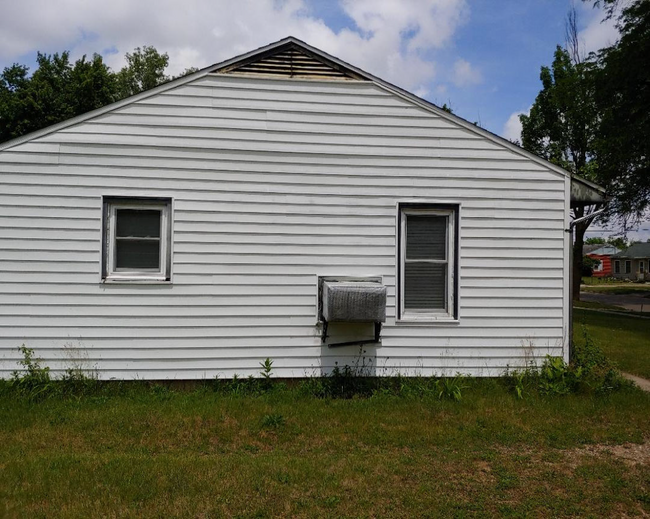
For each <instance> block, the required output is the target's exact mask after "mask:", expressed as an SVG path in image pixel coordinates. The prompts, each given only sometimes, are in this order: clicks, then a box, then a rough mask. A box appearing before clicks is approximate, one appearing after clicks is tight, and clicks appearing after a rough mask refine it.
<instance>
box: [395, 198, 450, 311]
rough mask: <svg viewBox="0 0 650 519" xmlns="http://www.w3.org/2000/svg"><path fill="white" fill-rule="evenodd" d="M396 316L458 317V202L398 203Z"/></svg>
mask: <svg viewBox="0 0 650 519" xmlns="http://www.w3.org/2000/svg"><path fill="white" fill-rule="evenodd" d="M398 243H399V269H398V274H399V275H398V285H399V291H398V318H399V319H400V320H405V321H410V320H413V321H439V320H441V321H444V320H447V321H448V320H454V319H456V318H457V317H458V297H457V291H458V206H457V205H453V206H452V205H440V204H400V206H399V240H398Z"/></svg>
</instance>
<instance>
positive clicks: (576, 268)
mask: <svg viewBox="0 0 650 519" xmlns="http://www.w3.org/2000/svg"><path fill="white" fill-rule="evenodd" d="M590 223H591V222H590V221H589V220H588V221H586V222H582V223H579V224H577V225H576V226H575V241H574V242H573V300H574V301H580V283H581V282H582V247H583V245H584V244H585V233H586V232H587V228H588V227H589V224H590Z"/></svg>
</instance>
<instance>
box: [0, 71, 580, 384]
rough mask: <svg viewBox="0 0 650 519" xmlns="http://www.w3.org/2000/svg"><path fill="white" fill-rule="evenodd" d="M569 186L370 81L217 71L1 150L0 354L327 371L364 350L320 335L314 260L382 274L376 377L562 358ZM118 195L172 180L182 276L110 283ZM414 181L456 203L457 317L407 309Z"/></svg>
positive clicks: (176, 272) (154, 369)
mask: <svg viewBox="0 0 650 519" xmlns="http://www.w3.org/2000/svg"><path fill="white" fill-rule="evenodd" d="M567 186H568V180H567V178H565V177H562V176H561V175H559V174H558V173H556V172H554V171H552V170H551V169H550V168H546V167H545V166H543V165H541V164H540V163H537V162H534V161H532V160H529V159H527V158H525V157H523V156H522V155H519V154H517V153H515V152H513V151H511V150H508V149H506V148H505V147H503V146H501V145H499V144H496V143H494V142H491V141H488V140H487V139H485V138H483V137H481V136H479V135H477V134H475V133H472V132H471V131H469V130H467V129H464V128H462V127H460V126H459V125H457V124H455V123H454V122H452V121H449V120H447V119H445V118H444V117H442V116H437V115H435V114H432V113H430V112H427V111H425V110H423V109H421V108H418V107H416V106H414V105H413V104H411V103H410V102H408V101H406V100H404V99H402V98H400V97H397V96H395V95H393V94H391V93H389V92H387V91H386V90H384V89H383V88H381V87H379V86H376V85H374V84H372V83H370V82H361V81H346V82H341V81H337V82H334V81H307V80H273V79H253V78H244V77H227V76H223V75H221V76H220V75H209V76H206V77H204V78H201V79H198V80H195V81H193V82H192V83H190V84H187V85H185V86H181V87H178V88H174V89H172V90H169V91H167V92H164V93H161V94H157V95H155V96H153V97H149V98H146V99H141V100H140V101H137V102H134V103H132V104H129V105H125V106H123V107H121V108H118V109H116V110H113V111H111V112H109V113H106V114H104V115H101V116H99V117H95V118H93V119H90V120H88V121H86V122H82V123H80V124H76V125H74V126H71V127H68V128H65V129H63V130H59V131H57V132H54V133H51V134H49V135H46V136H44V137H40V138H37V139H35V140H33V141H30V142H26V143H24V144H21V145H18V146H15V147H13V148H11V149H8V150H6V151H3V152H0V331H1V332H2V333H1V334H0V370H1V371H0V373H1V374H2V376H4V377H9V376H10V375H11V371H12V370H14V369H16V367H17V365H16V360H18V358H19V355H18V350H17V348H18V346H20V345H21V344H25V345H26V346H29V347H33V348H35V349H36V355H37V356H39V357H41V358H42V359H43V360H44V362H45V363H46V364H47V365H49V366H51V367H52V369H53V370H54V371H55V372H57V370H64V369H65V368H66V367H67V366H68V363H69V359H70V358H78V359H81V360H83V362H84V363H85V365H87V366H89V367H91V368H95V367H96V368H97V370H98V371H99V374H100V376H101V377H102V378H106V379H109V378H113V377H115V378H139V379H156V378H176V379H182V378H204V377H209V378H212V377H215V376H219V377H231V376H233V375H234V374H239V375H249V374H257V373H258V372H259V369H260V368H259V362H260V361H261V360H263V359H264V358H266V357H270V358H272V359H273V360H274V373H275V375H276V376H278V377H302V376H305V375H311V374H314V373H320V372H321V371H323V372H327V370H328V369H331V367H333V366H334V365H335V363H338V365H339V366H340V365H343V364H345V363H348V364H352V363H353V362H354V361H355V357H356V355H357V354H358V348H355V347H349V348H348V347H346V348H341V349H329V348H327V347H326V346H322V345H321V342H320V329H319V328H318V327H317V325H316V320H315V318H314V316H315V315H316V290H317V288H316V282H317V277H318V276H319V275H322V276H363V277H369V276H379V277H381V278H382V280H383V283H384V284H386V285H387V287H388V303H387V304H388V306H387V322H386V323H385V325H384V327H383V329H382V343H381V347H378V348H376V349H373V350H370V349H368V355H372V358H373V366H374V368H373V369H374V370H375V371H376V373H377V374H383V373H395V372H398V371H399V372H401V373H404V374H415V373H420V374H432V373H437V374H445V373H446V374H455V373H456V372H459V371H460V372H463V373H469V374H475V375H495V374H500V373H502V372H503V371H504V370H505V369H506V368H507V367H514V366H524V365H526V363H527V362H528V361H529V360H530V359H531V357H536V358H538V359H543V358H544V356H545V355H546V354H551V355H563V354H565V353H566V351H567V350H566V345H565V334H566V330H567V329H568V323H567V322H566V308H565V300H567V299H566V298H567V297H568V292H567V290H568V285H567V284H566V279H567V274H568V270H567V265H568V264H567V263H566V258H567V254H566V250H567V249H566V247H567V246H568V242H567V241H566V238H565V234H566V233H564V229H565V228H567V225H568V223H567V222H568V218H569V215H568V208H567V204H566V194H567V192H568V190H567ZM102 197H129V198H132V199H137V198H143V197H145V198H146V197H154V198H168V199H173V201H174V207H173V222H172V224H173V225H172V229H171V233H172V238H173V239H172V240H171V243H173V263H172V268H173V284H159V285H156V284H134V283H131V284H109V283H100V276H99V272H100V264H101V261H102V246H101V236H102V200H103V198H102ZM416 198H417V199H418V200H420V201H424V202H437V201H441V200H442V201H457V202H460V203H462V221H461V225H460V229H459V230H458V234H459V247H460V250H459V255H458V258H459V260H458V269H459V279H460V282H459V286H458V287H457V289H458V291H459V315H460V317H461V321H460V323H458V324H457V325H455V326H451V325H450V326H446V325H443V326H439V325H430V324H428V323H399V325H396V317H397V312H396V308H397V307H396V301H397V294H396V287H397V282H396V281H397V279H396V275H397V265H398V263H397V253H396V249H397V228H396V203H397V202H399V201H403V200H409V199H416ZM346 338H347V337H346ZM540 362H541V360H540Z"/></svg>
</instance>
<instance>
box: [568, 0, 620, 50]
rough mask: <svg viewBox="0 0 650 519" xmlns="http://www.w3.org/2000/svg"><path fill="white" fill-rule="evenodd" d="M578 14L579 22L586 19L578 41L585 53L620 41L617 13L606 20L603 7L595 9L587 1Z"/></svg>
mask: <svg viewBox="0 0 650 519" xmlns="http://www.w3.org/2000/svg"><path fill="white" fill-rule="evenodd" d="M578 16H579V19H578V22H580V21H581V19H582V20H586V22H585V23H584V27H583V29H581V30H580V31H579V32H578V41H579V42H580V45H581V48H582V51H583V52H584V53H585V55H587V54H589V53H590V52H597V51H599V50H600V49H602V48H604V47H609V46H610V45H613V44H614V43H616V42H617V41H618V38H619V36H620V34H619V32H618V29H617V28H616V18H617V16H616V15H615V16H613V17H612V18H610V19H609V20H604V18H605V13H604V12H603V11H602V10H601V9H593V8H591V6H590V5H588V4H587V3H585V4H584V5H582V9H581V10H580V11H579V15H578ZM581 25H582V24H581Z"/></svg>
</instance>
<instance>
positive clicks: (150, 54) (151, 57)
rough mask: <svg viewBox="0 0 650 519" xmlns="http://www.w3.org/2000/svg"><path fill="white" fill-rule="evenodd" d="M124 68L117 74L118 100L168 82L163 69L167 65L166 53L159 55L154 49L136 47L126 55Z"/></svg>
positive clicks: (167, 57)
mask: <svg viewBox="0 0 650 519" xmlns="http://www.w3.org/2000/svg"><path fill="white" fill-rule="evenodd" d="M126 63H127V64H126V66H125V67H123V68H122V70H120V71H119V72H118V73H117V85H118V86H117V90H118V95H119V97H120V98H124V97H129V96H132V95H135V94H138V93H140V92H143V91H144V90H149V89H150V88H154V87H156V86H158V85H160V84H161V83H164V82H165V81H168V80H169V77H168V76H166V75H165V69H166V68H167V65H169V56H168V55H167V53H164V54H160V53H159V52H158V51H157V50H156V48H155V47H151V46H146V45H145V46H144V47H142V48H140V47H137V48H136V49H135V50H134V51H133V53H131V54H130V53H128V52H127V53H126Z"/></svg>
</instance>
